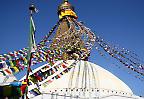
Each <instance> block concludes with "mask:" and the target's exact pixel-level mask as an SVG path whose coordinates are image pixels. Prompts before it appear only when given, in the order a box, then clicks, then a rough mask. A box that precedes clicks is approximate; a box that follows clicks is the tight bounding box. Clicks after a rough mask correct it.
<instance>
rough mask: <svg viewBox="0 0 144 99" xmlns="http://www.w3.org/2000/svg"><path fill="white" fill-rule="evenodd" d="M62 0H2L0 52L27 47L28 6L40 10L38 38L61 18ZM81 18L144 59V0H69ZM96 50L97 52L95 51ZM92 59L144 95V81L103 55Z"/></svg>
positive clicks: (135, 91)
mask: <svg viewBox="0 0 144 99" xmlns="http://www.w3.org/2000/svg"><path fill="white" fill-rule="evenodd" d="M61 1H62V0H1V2H0V13H1V14H0V34H1V36H0V54H3V53H7V52H9V51H14V50H19V49H21V48H24V47H27V45H28V35H29V12H28V6H29V4H30V3H31V2H33V3H34V4H35V5H36V6H37V8H38V10H39V13H37V14H35V15H34V20H35V24H36V30H37V32H36V41H37V42H39V41H40V40H41V39H42V38H43V36H45V35H46V33H48V31H49V30H50V29H51V28H52V27H53V26H54V24H55V23H56V22H57V21H58V16H57V6H58V4H60V2H61ZM69 1H70V2H71V3H72V4H73V5H74V6H75V11H76V13H77V15H78V17H79V18H78V20H79V21H83V22H84V24H85V25H86V26H87V27H89V28H91V30H92V31H94V32H95V33H96V34H97V35H100V36H102V37H103V38H104V39H105V40H107V41H109V42H112V43H114V44H119V45H120V46H122V47H125V48H128V49H130V50H132V51H134V52H135V53H137V54H138V55H139V56H140V57H141V58H142V59H144V44H143V43H144V6H143V5H144V0H69ZM95 54H97V53H96V52H95ZM91 61H93V62H95V63H97V64H99V65H102V66H103V67H105V68H106V69H108V70H109V71H111V72H112V73H114V74H115V75H117V76H118V77H119V78H120V79H122V80H123V81H124V82H125V83H126V84H128V86H129V87H130V88H131V89H132V90H133V92H134V93H135V94H137V95H143V96H144V82H141V81H139V80H138V79H136V78H134V77H133V76H132V75H129V74H128V73H127V72H125V71H123V70H122V69H119V68H111V66H108V65H110V64H111V62H108V64H107V60H103V59H102V58H101V57H100V56H98V55H96V56H94V55H93V56H92V58H91Z"/></svg>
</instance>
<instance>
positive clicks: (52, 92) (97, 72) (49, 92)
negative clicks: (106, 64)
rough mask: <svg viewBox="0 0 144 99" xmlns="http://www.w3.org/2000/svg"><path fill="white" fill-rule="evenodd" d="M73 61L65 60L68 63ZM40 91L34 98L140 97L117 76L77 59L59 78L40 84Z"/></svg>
mask: <svg viewBox="0 0 144 99" xmlns="http://www.w3.org/2000/svg"><path fill="white" fill-rule="evenodd" d="M73 62H74V60H69V61H67V63H68V64H69V65H71V64H73ZM59 63H60V61H59ZM57 74H59V73H57ZM57 74H56V75H57ZM40 91H41V92H42V93H43V94H42V95H39V96H37V97H35V99H38V98H40V97H43V99H48V97H49V98H50V99H62V98H64V99H75V98H76V99H97V98H98V99H133V98H135V99H141V98H140V97H137V98H136V96H134V95H133V92H132V90H131V89H130V88H129V87H128V86H127V85H126V84H125V83H124V82H123V81H121V80H120V79H119V78H118V77H116V76H115V75H113V74H112V73H110V72H109V71H107V70H105V69H104V68H102V67H100V66H98V65H96V64H93V63H91V62H88V61H78V62H77V63H76V64H75V65H73V67H72V68H71V69H70V71H69V72H67V73H65V74H64V75H62V76H61V77H60V78H59V79H55V80H53V81H52V82H51V83H50V84H48V85H47V86H46V87H43V86H41V87H40Z"/></svg>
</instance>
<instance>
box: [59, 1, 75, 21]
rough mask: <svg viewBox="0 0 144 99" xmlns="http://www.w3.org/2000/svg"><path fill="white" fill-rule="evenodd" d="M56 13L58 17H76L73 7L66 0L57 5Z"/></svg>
mask: <svg viewBox="0 0 144 99" xmlns="http://www.w3.org/2000/svg"><path fill="white" fill-rule="evenodd" d="M58 15H59V18H60V19H62V18H63V17H65V16H71V17H73V18H77V15H76V13H75V12H74V7H73V6H72V5H71V4H70V3H69V2H68V0H63V2H62V3H61V4H60V5H59V6H58Z"/></svg>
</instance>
